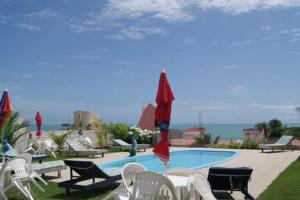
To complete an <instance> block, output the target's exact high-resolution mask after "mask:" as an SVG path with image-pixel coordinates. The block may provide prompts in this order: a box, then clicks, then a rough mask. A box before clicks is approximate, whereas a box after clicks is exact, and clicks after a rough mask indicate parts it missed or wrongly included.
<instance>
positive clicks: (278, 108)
mask: <svg viewBox="0 0 300 200" xmlns="http://www.w3.org/2000/svg"><path fill="white" fill-rule="evenodd" d="M249 106H251V107H254V108H259V109H264V110H272V111H279V112H284V113H290V112H295V108H296V107H297V106H296V105H283V104H278V105H275V104H260V103H252V104H249Z"/></svg>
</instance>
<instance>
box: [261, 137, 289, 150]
mask: <svg viewBox="0 0 300 200" xmlns="http://www.w3.org/2000/svg"><path fill="white" fill-rule="evenodd" d="M292 139H293V136H290V135H283V136H281V137H280V138H279V140H277V142H276V143H274V144H260V145H259V148H260V149H261V152H264V149H269V150H272V151H273V150H274V149H281V150H284V149H285V148H286V147H287V146H288V144H289V143H290V141H291V140H292ZM291 148H292V151H293V147H292V146H291Z"/></svg>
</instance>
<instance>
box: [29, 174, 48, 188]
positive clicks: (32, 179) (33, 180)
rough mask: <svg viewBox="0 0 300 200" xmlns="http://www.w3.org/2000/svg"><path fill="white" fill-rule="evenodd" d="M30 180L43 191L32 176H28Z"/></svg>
mask: <svg viewBox="0 0 300 200" xmlns="http://www.w3.org/2000/svg"><path fill="white" fill-rule="evenodd" d="M29 180H30V182H32V183H33V184H34V185H35V186H36V187H37V188H39V190H41V191H42V192H45V190H44V189H43V188H42V187H41V186H40V185H39V184H38V183H37V182H36V180H35V179H34V178H31V177H29Z"/></svg>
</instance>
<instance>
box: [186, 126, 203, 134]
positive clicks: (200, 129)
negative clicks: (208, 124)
mask: <svg viewBox="0 0 300 200" xmlns="http://www.w3.org/2000/svg"><path fill="white" fill-rule="evenodd" d="M195 132H200V133H203V132H205V128H203V127H200V128H197V127H193V128H188V129H186V130H185V131H184V133H185V134H186V133H195Z"/></svg>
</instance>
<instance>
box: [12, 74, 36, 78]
mask: <svg viewBox="0 0 300 200" xmlns="http://www.w3.org/2000/svg"><path fill="white" fill-rule="evenodd" d="M12 76H14V77H17V78H25V79H30V78H32V77H33V76H32V75H31V74H26V73H23V74H22V73H21V74H12Z"/></svg>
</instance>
